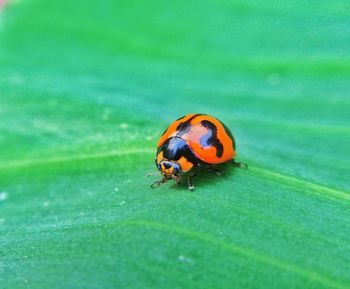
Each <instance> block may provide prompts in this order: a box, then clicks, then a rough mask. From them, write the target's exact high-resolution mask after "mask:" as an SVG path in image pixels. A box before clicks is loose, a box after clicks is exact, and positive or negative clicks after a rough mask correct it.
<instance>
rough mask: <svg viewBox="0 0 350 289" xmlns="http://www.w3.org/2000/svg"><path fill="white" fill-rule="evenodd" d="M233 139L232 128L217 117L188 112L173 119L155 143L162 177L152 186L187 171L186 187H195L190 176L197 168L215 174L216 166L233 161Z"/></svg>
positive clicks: (236, 164)
mask: <svg viewBox="0 0 350 289" xmlns="http://www.w3.org/2000/svg"><path fill="white" fill-rule="evenodd" d="M235 154H236V144H235V139H234V137H233V135H232V133H231V131H230V130H229V129H228V128H227V127H226V126H225V125H224V124H223V123H222V122H221V121H219V120H218V119H216V118H215V117H213V116H210V115H207V114H188V115H186V116H184V117H181V118H179V119H177V120H175V121H174V122H173V123H172V124H171V125H170V126H169V127H168V128H167V129H166V130H165V131H164V133H163V134H162V136H161V137H160V139H159V142H158V146H157V156H156V159H155V163H156V166H157V168H158V170H159V171H160V173H161V174H162V175H163V178H162V179H161V180H160V181H156V182H154V183H153V184H152V185H151V187H152V188H155V187H158V186H159V185H161V184H162V183H165V182H167V181H168V180H171V179H173V180H175V181H176V183H177V184H180V180H181V178H182V176H183V175H184V174H185V173H188V174H187V175H188V178H187V183H188V188H189V189H190V190H191V191H192V190H194V185H193V182H192V178H193V177H194V176H195V175H196V174H197V172H198V169H201V168H202V169H208V170H210V171H214V172H216V173H217V174H219V172H218V171H217V170H216V168H215V166H216V165H218V164H223V163H226V162H232V163H233V164H234V165H235V166H238V167H247V165H246V164H244V163H239V162H235V161H234V157H235Z"/></svg>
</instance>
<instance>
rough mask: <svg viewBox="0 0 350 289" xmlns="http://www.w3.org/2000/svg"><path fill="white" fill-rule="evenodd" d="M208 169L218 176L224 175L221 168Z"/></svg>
mask: <svg viewBox="0 0 350 289" xmlns="http://www.w3.org/2000/svg"><path fill="white" fill-rule="evenodd" d="M206 170H207V171H208V172H211V173H214V174H216V175H217V176H222V172H221V170H219V169H215V168H206Z"/></svg>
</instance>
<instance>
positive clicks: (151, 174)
mask: <svg viewBox="0 0 350 289" xmlns="http://www.w3.org/2000/svg"><path fill="white" fill-rule="evenodd" d="M158 174H159V172H153V173H148V174H146V176H147V177H150V176H154V175H158Z"/></svg>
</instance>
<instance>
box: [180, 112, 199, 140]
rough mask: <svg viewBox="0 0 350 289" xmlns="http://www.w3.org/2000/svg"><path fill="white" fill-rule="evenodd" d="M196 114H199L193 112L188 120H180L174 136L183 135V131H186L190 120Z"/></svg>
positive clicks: (188, 128) (189, 125)
mask: <svg viewBox="0 0 350 289" xmlns="http://www.w3.org/2000/svg"><path fill="white" fill-rule="evenodd" d="M198 115H200V114H195V115H193V116H191V117H190V118H189V119H188V120H186V121H184V122H181V123H180V124H179V125H178V126H177V128H176V131H177V133H176V136H179V137H181V136H183V135H184V134H185V133H187V132H188V131H189V130H190V129H191V121H192V120H193V119H194V118H195V117H197V116H198Z"/></svg>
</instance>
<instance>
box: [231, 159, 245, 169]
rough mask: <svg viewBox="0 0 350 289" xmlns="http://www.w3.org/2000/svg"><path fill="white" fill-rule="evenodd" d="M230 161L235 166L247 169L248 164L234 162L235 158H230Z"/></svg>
mask: <svg viewBox="0 0 350 289" xmlns="http://www.w3.org/2000/svg"><path fill="white" fill-rule="evenodd" d="M231 163H232V164H233V165H234V166H235V167H236V168H242V169H247V168H248V165H247V164H245V163H241V162H236V161H235V160H232V161H231Z"/></svg>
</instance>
